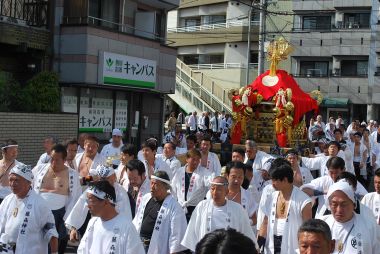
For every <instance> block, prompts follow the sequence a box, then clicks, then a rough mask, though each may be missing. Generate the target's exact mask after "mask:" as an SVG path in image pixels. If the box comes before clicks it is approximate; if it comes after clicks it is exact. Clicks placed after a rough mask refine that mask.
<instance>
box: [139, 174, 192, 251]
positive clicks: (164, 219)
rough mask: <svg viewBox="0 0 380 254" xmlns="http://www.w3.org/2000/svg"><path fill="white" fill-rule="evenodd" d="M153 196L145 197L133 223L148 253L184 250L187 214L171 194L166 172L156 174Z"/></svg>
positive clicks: (151, 186)
mask: <svg viewBox="0 0 380 254" xmlns="http://www.w3.org/2000/svg"><path fill="white" fill-rule="evenodd" d="M150 190H151V191H150V193H148V194H146V195H145V196H144V197H143V200H142V203H141V205H140V207H139V209H138V211H137V213H136V216H135V218H134V220H133V224H134V225H135V227H136V230H137V232H138V233H139V234H140V238H141V241H142V243H143V245H144V248H145V251H146V252H147V253H157V254H168V253H177V252H181V251H183V250H184V249H185V248H184V247H183V246H182V245H181V240H182V238H183V236H184V235H185V231H186V227H187V223H186V217H185V213H184V211H183V210H182V207H181V206H180V205H179V204H178V202H177V200H176V199H175V198H174V197H173V196H172V195H171V194H170V192H169V190H170V179H169V176H168V175H167V174H166V172H164V171H157V172H155V173H153V175H152V176H151V179H150Z"/></svg>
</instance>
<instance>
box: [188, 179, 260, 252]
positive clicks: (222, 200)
mask: <svg viewBox="0 0 380 254" xmlns="http://www.w3.org/2000/svg"><path fill="white" fill-rule="evenodd" d="M210 183H211V188H210V192H211V198H212V199H210V200H203V201H201V202H200V203H199V204H198V205H197V207H196V208H195V210H194V212H193V214H192V216H191V219H190V222H189V225H188V227H187V229H186V233H185V236H184V238H183V240H182V242H181V244H182V245H183V246H185V247H186V248H188V249H190V250H191V251H195V246H196V244H197V243H198V242H199V241H200V240H201V239H202V238H203V236H204V235H206V234H207V233H210V232H212V231H214V230H216V229H221V228H224V229H227V228H233V229H235V230H236V231H238V232H240V233H242V234H244V235H245V236H247V237H249V238H250V239H252V241H253V242H254V243H255V245H256V246H257V243H256V236H255V234H254V233H253V231H252V228H251V227H250V222H249V218H248V215H247V212H246V211H244V209H243V207H242V206H241V205H240V204H238V203H236V202H234V201H231V200H228V199H226V197H227V194H228V180H227V179H226V178H224V177H222V176H217V177H215V178H214V179H213V180H212V181H211V182H210Z"/></svg>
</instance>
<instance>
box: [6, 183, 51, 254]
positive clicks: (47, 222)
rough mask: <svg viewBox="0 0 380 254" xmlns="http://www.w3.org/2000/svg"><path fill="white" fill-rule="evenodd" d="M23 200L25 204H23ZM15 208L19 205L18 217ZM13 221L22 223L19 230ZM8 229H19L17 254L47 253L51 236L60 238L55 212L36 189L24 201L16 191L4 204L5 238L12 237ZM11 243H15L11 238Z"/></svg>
mask: <svg viewBox="0 0 380 254" xmlns="http://www.w3.org/2000/svg"><path fill="white" fill-rule="evenodd" d="M20 202H21V203H23V204H22V205H21V203H20ZM15 208H18V212H17V216H16V217H14V216H13V213H14V211H15ZM12 224H19V225H21V226H20V227H19V228H18V229H17V228H15V227H13V225H12ZM12 228H13V230H12ZM8 229H11V231H13V232H14V231H15V230H17V235H18V236H17V242H16V244H17V249H16V252H15V254H25V253H28V254H43V253H46V254H47V253H48V243H49V241H50V239H51V237H56V238H58V233H57V230H56V228H55V224H54V217H53V214H52V212H51V210H50V209H49V208H48V207H47V204H46V203H45V200H43V199H42V198H41V197H40V196H39V195H38V194H37V193H36V192H35V191H34V190H30V191H29V193H28V194H27V197H25V198H24V199H23V200H22V201H21V200H18V199H17V197H16V195H15V194H13V193H12V194H10V195H8V196H7V197H6V198H5V199H4V201H3V202H2V203H1V205H0V234H1V236H0V238H1V239H2V241H4V240H5V239H9V236H8V234H9V232H8ZM11 238H12V237H11ZM7 243H11V241H9V242H7Z"/></svg>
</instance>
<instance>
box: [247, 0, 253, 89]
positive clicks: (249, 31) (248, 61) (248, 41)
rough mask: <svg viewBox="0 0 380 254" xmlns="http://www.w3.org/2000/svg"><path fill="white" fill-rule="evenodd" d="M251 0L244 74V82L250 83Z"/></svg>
mask: <svg viewBox="0 0 380 254" xmlns="http://www.w3.org/2000/svg"><path fill="white" fill-rule="evenodd" d="M252 5H253V1H251V6H250V7H249V11H248V34H247V73H246V75H245V84H246V85H248V84H249V83H250V80H249V64H250V62H251V26H252V10H253V8H252V7H253V6H252Z"/></svg>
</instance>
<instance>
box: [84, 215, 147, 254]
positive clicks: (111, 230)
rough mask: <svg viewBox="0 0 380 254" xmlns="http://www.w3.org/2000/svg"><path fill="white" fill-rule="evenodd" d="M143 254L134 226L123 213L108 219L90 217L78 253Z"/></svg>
mask: <svg viewBox="0 0 380 254" xmlns="http://www.w3.org/2000/svg"><path fill="white" fill-rule="evenodd" d="M87 253H88V254H104V253H115V254H129V253H133V254H145V251H144V247H143V245H142V243H141V240H140V237H139V236H138V234H137V232H136V229H135V227H134V226H133V224H132V222H131V220H130V219H129V218H128V217H127V216H125V215H124V214H118V215H117V216H116V217H114V218H112V219H111V220H108V221H103V220H102V219H101V218H99V217H92V218H91V220H90V222H89V223H88V226H87V230H86V233H85V234H84V236H83V238H82V240H81V242H80V244H79V247H78V254H87Z"/></svg>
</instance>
